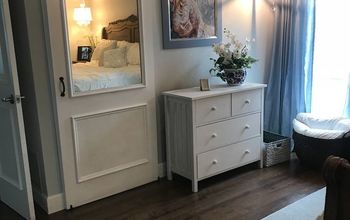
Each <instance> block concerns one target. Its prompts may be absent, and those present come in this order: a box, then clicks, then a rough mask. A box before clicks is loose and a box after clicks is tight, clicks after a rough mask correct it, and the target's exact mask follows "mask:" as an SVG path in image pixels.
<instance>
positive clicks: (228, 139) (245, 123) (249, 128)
mask: <svg viewBox="0 0 350 220" xmlns="http://www.w3.org/2000/svg"><path fill="white" fill-rule="evenodd" d="M196 133H197V139H196V141H197V144H196V149H195V152H196V153H201V152H205V151H208V150H213V149H215V148H217V147H221V146H225V145H229V144H233V143H236V142H240V141H243V140H245V139H248V138H252V137H256V136H260V113H256V114H252V115H248V116H244V117H240V118H235V119H230V120H227V121H223V122H218V123H214V124H210V125H205V126H201V127H198V128H197V129H196Z"/></svg>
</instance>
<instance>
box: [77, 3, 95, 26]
mask: <svg viewBox="0 0 350 220" xmlns="http://www.w3.org/2000/svg"><path fill="white" fill-rule="evenodd" d="M74 21H76V22H77V23H78V24H79V25H88V24H90V22H91V21H92V16H91V9H90V8H85V6H84V5H81V6H80V8H74Z"/></svg>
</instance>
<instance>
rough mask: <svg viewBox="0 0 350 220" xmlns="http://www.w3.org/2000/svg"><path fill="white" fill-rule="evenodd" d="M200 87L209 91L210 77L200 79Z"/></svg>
mask: <svg viewBox="0 0 350 220" xmlns="http://www.w3.org/2000/svg"><path fill="white" fill-rule="evenodd" d="M199 87H200V90H201V91H209V90H210V85H209V80H208V79H200V80H199Z"/></svg>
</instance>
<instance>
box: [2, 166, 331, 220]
mask: <svg viewBox="0 0 350 220" xmlns="http://www.w3.org/2000/svg"><path fill="white" fill-rule="evenodd" d="M256 167H257V166H256V165H253V166H252V165H250V166H246V167H243V168H240V169H237V170H235V171H231V172H227V173H225V174H222V175H219V176H216V177H213V178H210V179H207V180H204V181H201V182H200V184H199V190H200V191H199V192H198V193H191V185H190V182H189V181H187V180H185V179H183V178H181V177H175V179H174V181H171V182H170V181H167V180H165V179H162V180H160V181H158V182H154V183H150V184H148V185H145V186H142V187H139V188H136V189H133V190H130V191H127V192H124V193H121V194H119V195H116V196H112V197H109V198H106V199H103V200H100V201H97V202H94V203H91V204H88V205H85V206H82V207H78V208H75V209H73V210H70V211H62V212H58V213H55V214H53V215H50V216H47V215H46V214H44V212H43V211H41V210H40V209H37V219H43V220H62V219H69V220H73V219H84V220H89V219H94V220H95V219H106V220H107V219H108V220H109V219H136V220H139V219H176V220H182V219H220V220H223V219H230V220H232V219H235V220H239V219H245V220H249V219H253V220H255V219H261V218H263V217H265V216H267V215H269V214H270V213H273V212H275V211H277V210H279V209H281V208H282V207H284V206H286V205H288V204H290V203H293V202H294V201H296V200H299V199H300V198H302V197H304V196H306V195H308V194H310V193H312V192H314V191H316V190H318V189H320V188H322V187H323V186H324V182H323V180H322V177H321V173H320V172H319V171H313V170H309V169H305V168H303V167H301V166H300V165H299V163H298V161H296V160H293V161H291V162H290V163H284V164H281V165H277V166H274V167H271V168H265V169H257V168H256ZM0 213H1V214H0V219H11V220H12V219H14V220H15V219H20V218H19V217H18V216H17V215H16V214H15V213H13V212H12V211H10V210H9V209H8V208H6V207H5V206H4V205H1V204H0ZM4 213H5V214H4Z"/></svg>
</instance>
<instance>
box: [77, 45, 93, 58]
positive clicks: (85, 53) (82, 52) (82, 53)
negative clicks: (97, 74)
mask: <svg viewBox="0 0 350 220" xmlns="http://www.w3.org/2000/svg"><path fill="white" fill-rule="evenodd" d="M91 52H92V49H91V47H90V46H78V54H77V55H78V56H77V60H78V61H90V58H91Z"/></svg>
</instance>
